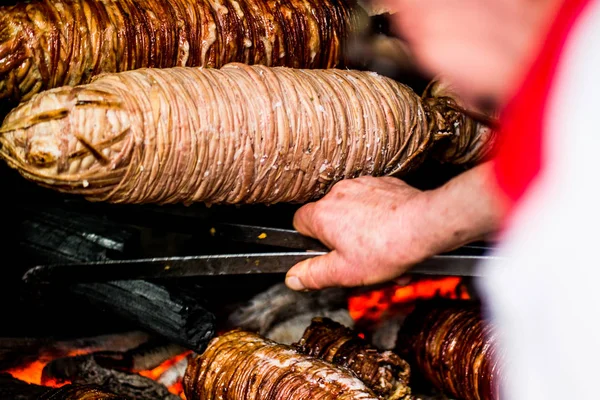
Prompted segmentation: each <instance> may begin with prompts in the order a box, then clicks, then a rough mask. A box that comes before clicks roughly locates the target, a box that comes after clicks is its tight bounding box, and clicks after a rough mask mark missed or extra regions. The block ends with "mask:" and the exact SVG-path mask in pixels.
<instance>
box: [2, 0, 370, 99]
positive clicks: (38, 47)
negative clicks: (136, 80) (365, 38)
mask: <svg viewBox="0 0 600 400" xmlns="http://www.w3.org/2000/svg"><path fill="white" fill-rule="evenodd" d="M365 17H366V13H365V12H364V11H363V10H362V8H360V7H359V6H358V5H357V4H356V3H355V2H352V1H347V0H320V1H313V0H289V1H283V0H277V1H268V2H267V1H263V0H238V1H233V0H226V1H216V0H198V1H195V0H116V1H108V2H107V1H101V0H58V1H53V0H33V1H28V2H20V3H18V4H16V5H14V6H5V7H1V8H0V98H10V99H15V100H27V99H29V98H31V96H32V95H34V94H35V93H38V92H40V91H42V90H46V89H51V88H54V87H59V86H64V85H78V84H82V83H87V82H88V81H89V80H90V79H91V78H92V77H93V76H96V75H98V74H102V73H107V72H120V71H126V70H131V69H137V68H143V67H153V68H167V67H175V66H192V67H194V66H197V67H200V66H204V67H220V66H222V65H224V64H226V63H228V62H243V63H247V64H265V65H273V66H277V65H281V66H288V67H296V68H331V67H335V66H340V65H341V64H342V61H343V57H342V55H343V52H342V50H343V45H344V42H345V39H346V38H347V36H348V35H350V34H351V33H352V32H353V31H356V30H357V29H358V28H359V27H360V26H361V24H362V23H363V22H362V21H363V18H365Z"/></svg>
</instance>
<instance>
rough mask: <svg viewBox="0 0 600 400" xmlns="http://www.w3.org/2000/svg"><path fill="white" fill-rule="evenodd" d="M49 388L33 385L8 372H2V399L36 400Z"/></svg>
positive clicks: (0, 383) (0, 394) (0, 386)
mask: <svg viewBox="0 0 600 400" xmlns="http://www.w3.org/2000/svg"><path fill="white" fill-rule="evenodd" d="M47 391H48V388H46V387H43V386H38V385H31V384H28V383H26V382H23V381H21V380H19V379H15V378H13V377H12V376H11V375H9V374H6V373H0V399H5V400H9V399H10V400H36V399H38V398H39V397H40V396H41V395H42V394H44V393H45V392H47Z"/></svg>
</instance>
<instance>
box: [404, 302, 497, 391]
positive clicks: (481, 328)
mask: <svg viewBox="0 0 600 400" xmlns="http://www.w3.org/2000/svg"><path fill="white" fill-rule="evenodd" d="M496 342H497V339H496V337H495V333H494V329H493V327H492V326H491V325H490V324H489V323H487V322H486V321H484V320H483V318H482V315H481V309H480V307H479V305H477V304H473V303H471V302H462V301H458V302H450V303H446V302H437V301H433V302H430V303H429V304H421V305H419V306H417V308H416V309H415V310H414V311H413V312H412V313H411V314H410V315H409V316H408V317H407V318H406V320H405V322H404V324H403V326H402V329H401V331H400V334H399V337H398V342H397V343H398V349H397V351H398V352H399V354H402V355H403V356H405V357H406V359H407V360H408V361H409V362H410V363H411V365H412V366H413V368H415V369H418V371H419V372H420V373H421V374H422V376H423V377H424V378H425V379H426V380H427V381H428V382H430V383H431V384H433V385H434V386H435V387H437V388H438V389H439V390H441V391H443V392H444V393H445V394H446V395H448V396H450V397H451V398H457V399H461V400H498V399H500V398H501V397H500V387H501V377H502V366H503V359H502V355H501V354H500V353H499V352H498V351H497V347H496Z"/></svg>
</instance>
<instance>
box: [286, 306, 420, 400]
mask: <svg viewBox="0 0 600 400" xmlns="http://www.w3.org/2000/svg"><path fill="white" fill-rule="evenodd" d="M294 347H295V348H297V349H298V351H299V352H301V353H303V354H307V355H309V356H312V357H318V358H321V359H323V360H325V361H329V362H331V363H333V364H335V365H339V366H342V367H346V368H348V369H350V370H351V371H352V372H354V373H355V374H356V376H358V377H359V378H360V379H361V380H362V381H363V382H364V383H365V384H366V385H367V386H368V387H369V388H371V389H372V390H373V391H374V392H375V393H376V394H377V395H379V396H380V397H381V398H384V399H387V400H397V399H406V398H409V397H408V396H409V395H410V392H411V390H410V387H409V386H408V383H409V378H410V366H409V365H408V363H407V362H406V361H404V360H403V359H402V358H400V357H399V356H398V355H397V354H395V353H394V352H392V351H379V350H378V349H376V348H374V347H373V346H371V345H370V344H369V343H368V342H367V341H366V340H364V339H362V338H360V337H359V336H358V335H357V334H356V332H354V331H352V330H351V329H349V328H347V327H345V326H343V325H341V324H339V323H337V322H335V321H333V320H331V319H329V318H320V317H318V318H314V319H313V320H312V323H311V324H310V326H309V327H308V328H307V329H306V331H305V332H304V335H303V336H302V338H301V339H300V341H299V342H298V343H297V344H295V345H294Z"/></svg>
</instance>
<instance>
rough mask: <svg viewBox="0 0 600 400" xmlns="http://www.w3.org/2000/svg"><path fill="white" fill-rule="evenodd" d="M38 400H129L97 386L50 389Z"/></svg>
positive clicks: (69, 386) (71, 386) (68, 386)
mask: <svg viewBox="0 0 600 400" xmlns="http://www.w3.org/2000/svg"><path fill="white" fill-rule="evenodd" d="M38 400H129V399H128V398H127V397H122V396H117V395H114V394H112V393H108V392H104V391H102V390H101V389H99V388H98V387H97V386H88V385H66V386H63V387H61V388H58V389H50V390H49V391H48V392H46V393H44V394H43V395H42V396H40V397H39V398H38Z"/></svg>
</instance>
